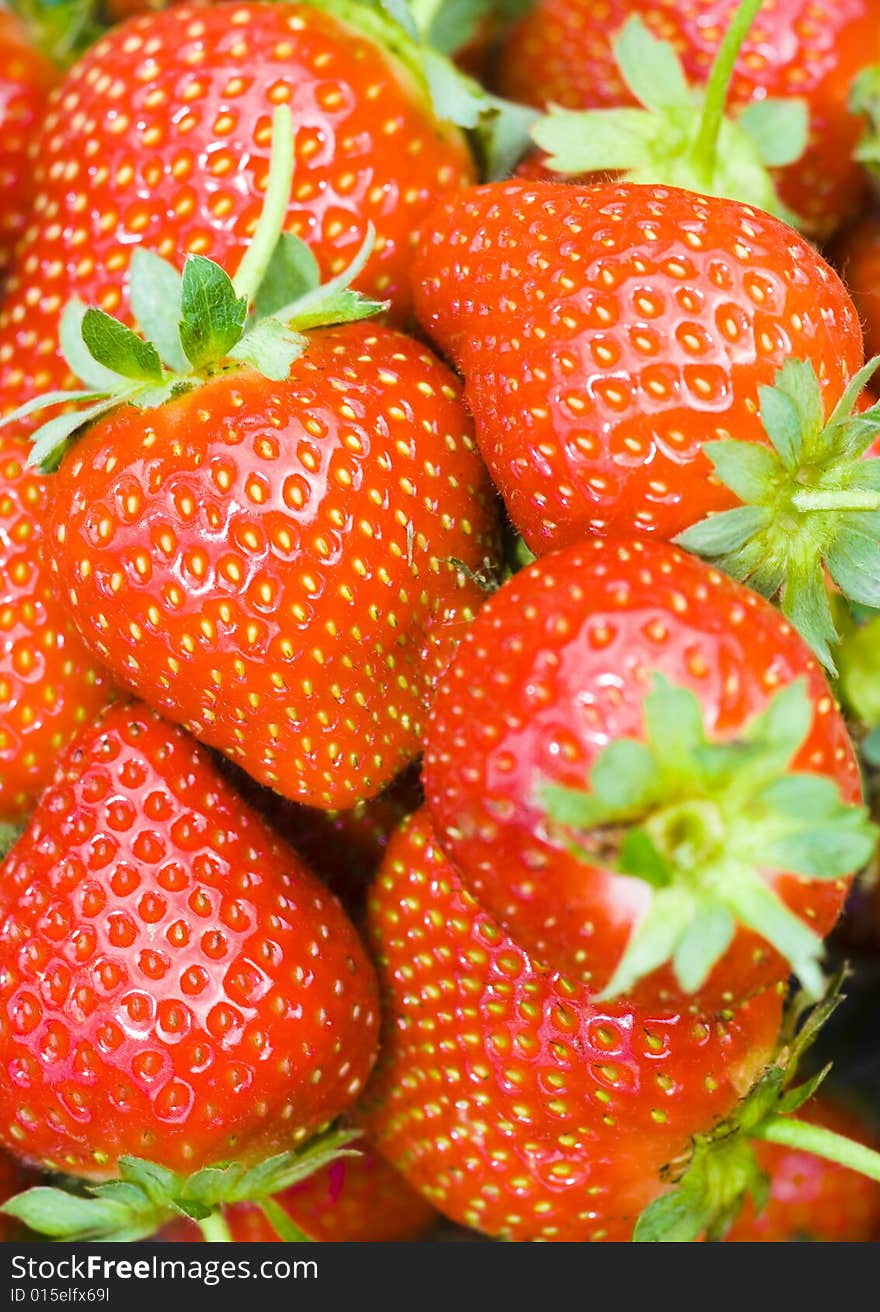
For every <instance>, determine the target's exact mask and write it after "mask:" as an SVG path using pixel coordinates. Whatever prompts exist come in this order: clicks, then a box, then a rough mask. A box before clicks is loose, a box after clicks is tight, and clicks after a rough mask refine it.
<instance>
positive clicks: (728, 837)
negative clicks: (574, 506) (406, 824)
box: [424, 538, 876, 1010]
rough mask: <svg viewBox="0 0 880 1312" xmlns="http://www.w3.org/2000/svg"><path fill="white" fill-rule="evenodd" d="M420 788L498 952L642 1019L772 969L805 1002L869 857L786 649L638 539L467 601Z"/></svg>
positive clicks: (691, 572) (763, 607) (836, 739)
mask: <svg viewBox="0 0 880 1312" xmlns="http://www.w3.org/2000/svg"><path fill="white" fill-rule="evenodd" d="M424 782H425V793H426V797H427V800H428V804H429V807H430V810H431V814H432V816H433V819H434V822H435V825H436V826H437V833H438V837H439V839H440V841H441V842H442V844H443V846H444V849H445V851H446V852H447V853H448V855H449V856H450V858H451V859H452V860H453V861H454V862H455V864H456V867H457V869H458V870H459V871H460V873H461V876H462V879H463V881H464V883H465V885H466V886H467V887H468V888H469V890H470V891H471V892H472V893H473V895H474V896H475V897H476V898H477V900H478V901H479V902H480V903H481V904H482V905H483V906H485V907H486V909H487V911H488V912H490V913H491V914H492V915H493V916H495V917H497V918H498V919H499V920H500V921H501V923H502V924H503V925H504V926H505V928H506V930H507V931H508V932H509V933H510V934H512V936H513V937H514V938H515V940H516V941H517V942H518V943H521V944H522V945H523V947H524V948H526V950H528V951H529V952H530V953H532V955H533V956H534V957H535V958H536V960H538V961H541V962H544V961H546V962H549V963H550V965H552V966H554V967H555V968H557V969H560V970H563V971H565V972H568V973H571V974H572V975H573V976H575V977H578V978H580V979H583V980H584V981H585V982H588V983H589V984H590V986H591V987H592V988H593V989H594V990H596V991H598V990H606V991H608V992H611V993H621V992H628V991H630V992H631V995H632V996H633V998H634V999H635V1000H636V1001H637V1002H639V1003H640V1004H642V1005H646V1006H658V1005H680V1000H681V998H682V995H683V994H687V993H691V992H696V993H698V998H697V1001H698V1003H699V1005H700V1006H701V1008H702V1009H704V1010H709V1009H714V1008H716V1007H718V1006H723V1005H726V1004H727V1003H729V1002H730V1001H731V1000H735V999H738V998H742V997H747V996H749V995H750V994H752V993H753V992H755V991H756V990H758V989H761V988H764V987H766V986H767V985H768V984H769V983H771V982H773V981H775V980H782V979H784V978H785V976H786V975H787V974H788V970H789V966H788V962H789V961H791V962H792V963H793V964H794V966H795V969H796V970H797V971H798V973H799V974H800V975H801V978H802V980H803V981H804V982H805V983H808V984H809V985H810V987H811V988H812V989H813V990H818V988H819V984H820V977H819V976H818V972H817V969H816V965H815V960H816V957H817V955H818V954H819V953H820V952H821V946H822V945H821V937H822V936H824V935H825V934H827V933H828V931H829V930H830V929H831V926H832V925H833V924H834V921H835V919H836V917H837V915H838V913H839V911H840V908H841V905H842V903H843V899H844V896H845V894H846V890H847V887H848V880H847V879H846V878H845V876H846V875H847V874H848V873H849V872H850V871H852V870H854V869H857V868H859V867H860V866H861V865H862V864H863V863H864V862H865V861H866V860H867V859H868V857H869V856H870V854H871V851H872V849H873V846H874V844H875V841H876V835H875V832H874V830H873V828H872V827H871V826H870V825H868V824H867V823H866V822H865V820H864V816H863V812H862V810H861V808H858V807H856V806H849V805H846V804H849V803H857V802H858V801H859V800H860V798H861V790H860V782H859V774H858V768H857V765H856V759H855V754H854V752H853V749H852V746H851V744H850V741H849V738H848V736H847V732H846V727H845V725H844V722H843V719H842V717H841V716H840V714H839V713H838V711H837V710H836V708H835V705H834V701H833V698H832V696H831V693H830V691H829V688H828V685H827V683H826V682H825V680H824V678H823V677H822V674H821V672H820V671H819V669H818V667H817V664H816V661H815V660H814V659H813V657H812V655H811V653H810V651H809V649H808V648H807V647H806V646H805V644H804V643H803V642H802V641H801V640H800V638H799V637H798V635H797V634H796V633H794V632H793V631H792V630H791V628H790V627H789V625H788V624H786V623H785V621H784V620H783V619H782V618H781V617H780V616H779V614H778V613H777V612H776V611H775V610H774V609H773V608H772V607H771V606H769V605H767V603H766V602H764V601H763V600H762V599H761V598H759V597H757V596H755V594H753V593H751V592H750V591H749V590H748V589H746V588H743V587H742V586H741V585H740V584H738V583H735V582H733V581H732V580H730V579H727V578H725V577H724V576H723V575H721V574H719V573H717V572H716V571H715V570H712V569H710V568H709V567H707V566H705V565H704V564H702V563H701V562H699V561H697V560H695V559H694V558H693V557H689V556H686V555H685V554H684V553H683V552H680V551H677V550H676V549H675V548H672V547H668V546H665V545H663V544H660V543H650V542H645V541H640V542H630V543H621V542H617V541H609V540H608V539H603V538H592V539H589V540H588V541H587V542H585V543H584V544H583V545H582V546H578V547H570V548H568V549H567V550H566V551H562V552H558V553H555V554H553V555H550V556H547V557H545V558H544V559H543V560H539V561H537V562H536V563H535V564H533V565H531V566H529V567H528V568H527V569H525V570H524V571H522V572H521V573H520V574H517V575H515V576H514V577H513V578H512V579H511V580H510V581H509V582H508V583H506V584H505V585H504V586H503V587H502V588H501V589H500V590H499V591H498V592H497V593H496V594H495V596H494V597H492V599H491V600H490V601H489V602H487V604H486V606H485V607H484V608H483V610H482V611H481V612H480V614H479V615H478V616H477V618H476V620H475V621H474V623H473V625H472V626H471V627H470V629H469V630H468V633H467V634H466V635H465V637H464V639H463V641H462V643H461V646H460V647H459V650H458V653H457V655H456V657H455V660H454V661H453V664H452V666H451V667H450V670H449V672H448V674H447V676H446V678H445V679H444V680H443V682H442V683H441V685H440V686H439V687H438V689H437V692H436V695H435V698H434V702H433V706H432V713H431V719H430V723H429V726H428V731H427V735H426V752H425V766H424ZM841 798H842V800H843V803H844V804H843V805H842V804H841ZM807 926H809V929H808V928H807ZM771 945H772V946H771ZM774 948H775V949H776V950H773V949H774ZM786 959H787V960H786ZM670 961H671V962H672V963H673V967H674V968H673V969H670V967H669V966H668V965H666V966H662V963H664V962H670ZM661 966H662V969H658V967H661Z"/></svg>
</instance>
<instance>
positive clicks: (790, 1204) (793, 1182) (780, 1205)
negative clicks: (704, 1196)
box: [725, 1096, 880, 1244]
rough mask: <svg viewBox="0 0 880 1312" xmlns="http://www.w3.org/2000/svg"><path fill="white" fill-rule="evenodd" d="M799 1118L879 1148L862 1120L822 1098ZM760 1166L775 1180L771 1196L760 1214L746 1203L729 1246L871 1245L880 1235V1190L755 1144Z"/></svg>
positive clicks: (827, 1165)
mask: <svg viewBox="0 0 880 1312" xmlns="http://www.w3.org/2000/svg"><path fill="white" fill-rule="evenodd" d="M799 1116H800V1117H801V1118H802V1119H803V1120H805V1121H807V1122H809V1123H810V1124H813V1125H823V1126H825V1127H826V1129H829V1130H833V1131H835V1132H836V1133H837V1134H843V1135H846V1136H847V1137H848V1138H850V1139H855V1140H856V1141H857V1142H858V1143H865V1144H869V1145H871V1146H874V1147H876V1146H877V1145H876V1140H875V1138H874V1136H873V1135H872V1134H871V1133H870V1132H869V1131H868V1129H867V1127H866V1126H865V1124H864V1122H863V1121H862V1120H861V1118H860V1117H858V1116H855V1115H853V1113H852V1112H850V1111H847V1110H846V1109H845V1108H843V1107H841V1106H840V1105H839V1104H837V1103H834V1102H830V1101H828V1099H826V1098H824V1097H822V1096H820V1097H818V1098H815V1099H814V1100H813V1101H812V1102H810V1103H808V1104H807V1106H806V1107H804V1108H803V1110H802V1111H801V1112H799ZM755 1151H756V1156H757V1159H758V1165H759V1166H760V1167H761V1169H762V1170H763V1171H765V1172H766V1174H767V1175H768V1176H769V1178H770V1195H769V1198H768V1200H767V1203H766V1204H765V1206H764V1207H763V1208H762V1209H761V1211H760V1212H759V1213H758V1215H757V1216H756V1215H755V1212H754V1207H753V1206H752V1204H751V1203H747V1204H746V1206H745V1207H744V1208H743V1211H742V1213H741V1214H740V1216H739V1217H738V1219H737V1220H736V1221H735V1222H734V1224H733V1226H732V1228H731V1229H730V1230H729V1231H728V1233H727V1235H726V1236H725V1238H726V1239H727V1241H728V1242H729V1243H752V1244H754V1243H785V1242H786V1241H789V1240H799V1239H810V1240H825V1241H827V1242H829V1243H834V1242H837V1243H867V1242H870V1241H872V1240H875V1239H877V1237H878V1235H880V1185H878V1183H877V1181H876V1180H871V1179H868V1178H867V1177H866V1176H864V1175H861V1174H860V1173H859V1172H858V1171H851V1170H847V1168H846V1167H844V1166H841V1165H839V1164H838V1163H837V1162H830V1161H827V1160H825V1159H823V1158H821V1157H816V1156H814V1155H813V1154H812V1153H809V1152H804V1151H803V1150H801V1149H797V1148H787V1147H784V1146H782V1145H780V1144H775V1143H760V1144H757V1145H756V1149H755Z"/></svg>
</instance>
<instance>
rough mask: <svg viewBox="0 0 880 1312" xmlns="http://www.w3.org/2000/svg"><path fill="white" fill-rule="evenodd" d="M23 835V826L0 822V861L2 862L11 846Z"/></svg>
mask: <svg viewBox="0 0 880 1312" xmlns="http://www.w3.org/2000/svg"><path fill="white" fill-rule="evenodd" d="M23 833H24V825H23V824H22V825H13V824H7V823H6V822H5V821H0V861H3V860H4V858H5V857H6V855H7V854H8V853H9V852H10V851H11V849H12V847H13V844H15V843H17V842H18V840H19V838H21V836H22V834H23Z"/></svg>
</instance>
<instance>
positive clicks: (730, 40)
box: [691, 0, 764, 187]
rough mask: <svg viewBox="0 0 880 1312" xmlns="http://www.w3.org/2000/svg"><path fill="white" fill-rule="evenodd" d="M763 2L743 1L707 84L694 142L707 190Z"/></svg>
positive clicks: (693, 157) (696, 161) (695, 158)
mask: <svg viewBox="0 0 880 1312" xmlns="http://www.w3.org/2000/svg"><path fill="white" fill-rule="evenodd" d="M763 3H764V0H742V4H741V5H740V7H739V9H738V10H737V11H736V13H735V14H734V16H733V18H732V19H731V22H730V26H729V27H728V29H727V31H726V32H725V34H724V40H723V41H722V42H721V45H720V46H719V48H718V54H717V55H716V56H715V62H714V63H713V65H712V71H711V72H710V74H709V80H708V82H707V83H706V97H705V100H704V101H703V112H702V115H701V118H700V129H699V132H698V133H697V138H696V141H695V142H694V146H693V151H692V154H691V160H692V163H693V165H694V169H695V171H696V172H697V174H698V175H700V176H701V177H702V179H703V181H704V183H705V185H706V186H707V187H711V185H712V179H713V177H714V175H715V167H716V152H717V148H718V134H719V132H720V131H721V124H722V121H723V119H724V110H725V107H726V104H727V95H728V92H729V90H730V79H731V78H732V76H733V67H734V64H735V63H736V60H737V57H738V55H739V52H740V47H741V46H742V43H743V41H744V40H745V38H746V35H747V33H748V31H749V28H750V27H751V26H752V23H753V22H754V20H755V16H756V14H757V13H758V10H759V9H760V8H761V5H762V4H763Z"/></svg>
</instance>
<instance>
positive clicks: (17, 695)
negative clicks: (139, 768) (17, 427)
mask: <svg viewBox="0 0 880 1312" xmlns="http://www.w3.org/2000/svg"><path fill="white" fill-rule="evenodd" d="M29 454H30V448H29V446H28V443H27V442H25V441H23V440H22V439H21V438H16V437H13V436H10V435H9V434H7V433H5V432H2V431H0V824H2V823H3V822H6V823H14V822H16V821H18V820H20V819H22V818H23V817H24V815H25V813H26V811H27V810H28V809H29V807H30V806H31V805H32V803H33V802H34V800H35V799H36V797H37V795H38V793H39V792H40V791H41V790H42V788H43V787H44V786H45V785H46V784H47V783H48V782H49V780H50V778H51V777H52V773H53V771H54V769H55V765H56V761H57V756H58V752H59V751H60V750H61V749H62V748H63V747H64V746H66V744H67V743H68V741H69V740H70V739H71V738H72V737H73V735H74V733H75V732H76V731H77V730H78V729H79V728H80V726H81V725H83V724H85V723H87V722H88V721H89V720H91V719H92V718H93V717H94V716H95V715H97V713H98V711H99V710H100V708H101V707H102V706H103V705H104V703H105V702H106V701H107V699H108V696H109V684H108V680H107V678H106V676H105V675H104V674H103V673H102V672H101V670H100V668H99V667H98V666H97V665H96V664H95V663H94V661H93V660H92V658H91V656H90V655H89V653H88V652H87V651H86V649H85V647H84V646H83V644H82V641H81V639H80V637H79V635H78V633H77V632H76V629H75V628H74V625H73V623H72V621H71V620H70V619H69V617H68V616H67V615H66V613H65V612H64V610H63V608H62V607H61V606H60V605H59V604H58V602H57V600H56V599H55V596H54V594H53V592H52V588H51V586H50V574H49V562H48V561H47V560H46V558H45V555H44V550H43V547H44V542H43V518H44V516H45V514H46V503H47V501H48V497H49V486H48V480H47V479H46V478H44V477H43V476H42V475H41V474H40V473H38V471H37V470H35V469H28V468H27V459H28V456H29Z"/></svg>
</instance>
